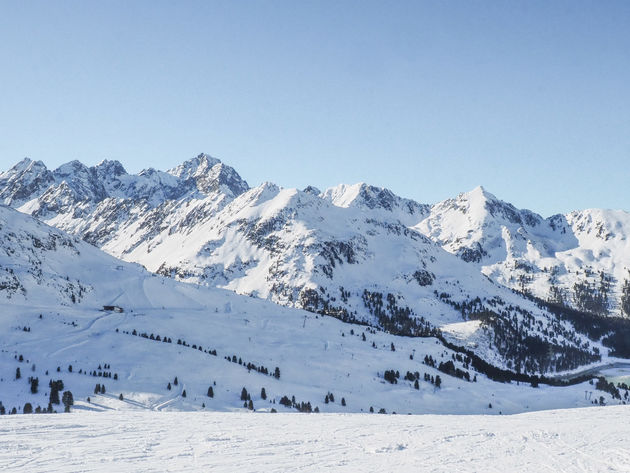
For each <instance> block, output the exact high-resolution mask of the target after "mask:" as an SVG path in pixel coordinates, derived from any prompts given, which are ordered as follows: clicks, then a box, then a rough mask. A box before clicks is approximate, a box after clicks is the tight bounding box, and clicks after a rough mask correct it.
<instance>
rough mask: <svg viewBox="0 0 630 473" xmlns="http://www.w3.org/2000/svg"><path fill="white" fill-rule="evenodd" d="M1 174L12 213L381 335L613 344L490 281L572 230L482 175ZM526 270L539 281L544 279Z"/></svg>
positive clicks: (553, 359)
mask: <svg viewBox="0 0 630 473" xmlns="http://www.w3.org/2000/svg"><path fill="white" fill-rule="evenodd" d="M29 167H30V168H33V170H32V172H31V174H28V179H27V180H26V181H25V182H24V185H25V186H28V185H30V184H29V183H32V182H40V181H41V182H44V180H43V179H44V178H43V177H42V178H41V179H40V181H38V180H37V179H35V178H33V177H32V174H33V173H35V172H38V173H40V174H41V175H42V176H48V173H49V174H51V175H52V176H53V178H52V179H53V181H51V182H53V183H52V184H50V186H49V187H48V188H47V189H46V190H45V191H43V193H42V191H41V187H42V186H39V185H37V186H31V187H32V188H33V192H32V194H31V195H30V196H28V197H25V195H23V194H20V198H19V199H18V198H17V196H16V195H15V194H16V191H15V189H17V188H18V187H19V186H17V179H18V177H16V176H23V175H24V173H25V172H26V171H24V169H27V168H29ZM70 171H72V172H70ZM20 173H22V174H20ZM54 176H57V177H54ZM60 176H61V177H63V179H62V178H61V177H60ZM86 176H87V177H86ZM90 176H95V177H94V179H93V180H90V179H91V178H90ZM46 182H48V181H46ZM79 184H80V185H79ZM2 185H4V188H3V190H2V192H3V193H2V195H3V196H4V198H5V201H6V202H8V203H12V204H13V205H18V206H19V207H18V208H19V209H20V210H21V211H23V212H27V213H30V214H33V215H35V216H37V217H38V218H42V219H44V220H45V221H46V222H48V223H50V224H52V225H54V226H56V227H58V228H62V229H64V230H66V231H68V232H71V233H73V234H75V235H77V236H80V237H81V238H82V239H84V240H86V241H88V242H90V243H92V244H95V245H97V246H99V247H100V248H102V249H103V250H105V251H106V252H108V253H110V254H112V255H114V256H116V257H119V258H122V259H124V260H127V261H133V262H138V263H141V264H142V265H144V266H145V267H146V268H148V269H149V270H151V271H154V272H157V273H159V274H162V275H167V276H170V277H174V278H176V279H179V280H182V281H186V282H192V283H200V284H204V285H210V286H218V287H223V288H227V289H230V290H233V291H235V292H237V293H240V294H246V295H250V296H255V297H259V298H263V299H268V300H271V301H273V302H275V303H279V304H282V305H286V306H290V307H296V308H304V309H307V310H309V311H311V312H315V313H321V314H327V315H332V316H334V317H337V318H339V319H341V320H344V321H354V322H357V323H367V324H369V325H371V326H374V327H378V328H383V329H385V330H387V331H389V332H390V333H394V334H402V335H414V336H429V335H439V336H443V337H445V339H447V340H450V341H452V342H453V343H456V344H458V345H460V346H467V347H469V349H471V350H474V351H475V353H477V354H478V355H479V356H481V357H482V358H484V359H485V360H487V361H489V362H490V363H492V364H494V365H496V366H500V367H504V368H509V369H512V370H515V371H517V372H527V373H544V372H550V371H558V370H566V369H573V368H576V367H578V366H580V365H584V364H587V363H590V362H593V361H596V360H599V359H600V357H601V356H602V355H606V354H607V352H608V349H607V348H604V346H602V341H603V342H604V343H606V344H607V346H608V347H610V348H612V349H613V350H614V351H615V353H616V354H625V353H626V350H625V348H623V349H620V347H618V346H617V345H615V344H613V343H612V342H611V339H610V337H608V335H609V334H610V331H611V328H610V327H609V326H604V327H600V326H597V327H596V329H592V328H591V327H590V325H593V324H591V323H590V322H589V323H584V322H583V321H582V319H581V318H580V317H581V316H580V317H578V319H577V320H576V316H575V315H574V314H568V315H567V314H564V313H563V315H562V316H558V314H556V313H555V312H554V311H553V310H551V309H550V308H545V307H540V306H539V304H537V303H535V302H534V301H531V300H529V299H528V298H527V297H523V296H521V295H519V294H515V293H514V292H513V291H511V290H510V289H508V288H506V287H504V286H503V285H507V286H508V287H512V288H514V287H515V288H518V289H520V290H522V291H523V292H526V291H529V290H530V286H532V284H531V283H530V282H529V280H528V279H527V278H526V277H525V276H522V275H521V273H522V272H527V271H529V273H531V272H532V271H530V270H529V267H528V266H525V264H524V262H523V261H524V258H525V257H529V256H530V255H532V254H534V255H541V254H543V253H542V252H543V251H544V255H546V256H545V258H552V259H553V260H554V261H556V260H557V257H556V256H555V255H556V254H558V253H559V252H561V251H566V250H567V248H569V249H570V248H572V245H575V242H576V241H578V239H577V237H575V235H574V234H573V233H571V232H570V231H567V229H568V228H570V227H569V224H568V223H567V224H566V225H564V226H563V221H564V220H563V219H562V218H555V219H550V220H548V221H545V220H543V219H542V218H541V217H539V216H537V215H536V214H533V213H532V212H529V211H520V210H517V209H515V208H514V207H513V206H511V205H509V204H505V203H502V202H500V201H498V199H496V198H494V196H492V195H491V194H489V193H487V192H486V191H485V190H484V189H482V188H479V189H476V190H475V191H473V192H472V193H469V194H464V195H461V196H459V197H458V198H457V199H453V200H450V201H447V202H444V203H441V204H437V205H435V206H433V207H429V206H426V205H421V204H417V203H415V202H413V201H410V200H408V199H403V198H400V197H397V196H395V195H394V194H393V193H392V192H391V191H389V190H387V189H380V188H376V187H373V186H368V185H366V184H357V185H355V186H343V185H342V186H338V187H337V188H334V189H329V190H327V191H324V192H323V193H319V192H317V190H316V189H314V188H308V189H306V190H305V191H298V190H296V189H280V188H278V187H277V186H275V185H273V184H271V183H265V184H262V185H260V186H258V187H256V188H253V189H249V187H248V186H247V184H246V183H245V181H243V180H242V179H241V178H240V177H239V176H238V174H237V173H236V171H234V170H233V169H232V168H229V167H228V166H225V165H224V164H223V163H221V162H220V161H219V160H217V159H214V158H210V157H208V156H206V155H199V156H198V157H197V158H194V159H192V160H189V161H187V162H186V163H184V164H182V165H180V166H178V167H176V168H175V169H173V170H170V171H168V172H166V173H161V172H159V171H151V172H149V171H145V172H143V173H141V174H140V175H138V176H130V175H128V174H127V173H126V172H125V171H124V168H122V166H121V165H119V163H118V164H117V163H112V162H104V163H101V164H100V165H99V166H96V167H94V168H85V167H81V166H79V164H77V163H70V164H69V165H65V166H62V167H61V168H59V169H58V170H55V171H53V172H52V173H50V172H49V171H47V170H45V168H44V169H42V166H41V165H37V166H35V165H34V164H33V163H30V164H28V163H25V162H22V163H19V164H18V165H16V167H14V168H13V169H12V170H10V171H8V172H6V173H3V174H2V175H1V176H0V187H1V186H2ZM99 186H100V187H99ZM29 189H30V188H29ZM85 189H88V190H89V189H92V191H90V192H88V191H86V190H85ZM94 189H96V190H94ZM11 192H13V194H12V193H11ZM29 199H30V200H29ZM565 220H566V219H565ZM576 221H577V220H576ZM567 222H568V220H567ZM622 226H623V225H622ZM585 231H588V230H585ZM603 234H606V232H603ZM425 235H426V236H425ZM611 238H612V237H611ZM445 250H446V251H445ZM450 253H455V255H457V256H459V257H456V256H454V255H452V254H450ZM523 255H525V256H523ZM536 258H538V259H536V261H537V262H539V263H540V264H541V265H542V264H543V263H544V264H547V262H548V261H547V259H544V258H542V257H536ZM530 259H531V258H530ZM569 259H571V258H569ZM527 261H529V260H527ZM571 261H573V259H571ZM597 261H599V260H597ZM493 265H494V266H493ZM515 267H517V270H516V273H515V274H516V275H514V274H512V273H513V272H514V268H515ZM557 271H558V270H554V274H556V276H557V279H558V281H563V280H562V274H558V273H557ZM568 271H569V270H567V273H568ZM542 272H543V271H542V270H541V273H542ZM529 273H528V274H529ZM484 274H485V275H484ZM486 275H487V276H489V278H488V277H486ZM606 278H607V276H605V277H604V278H603V280H607V279H606ZM492 281H496V282H499V283H501V284H495V283H493V282H492ZM538 281H539V282H540V284H539V285H540V287H541V291H545V290H547V288H549V287H550V283H549V281H548V280H547V279H544V278H539V279H538ZM525 282H527V285H525ZM519 284H521V286H519ZM563 284H564V282H563ZM566 284H569V283H566ZM558 285H559V283H558ZM532 287H533V286H532ZM549 290H551V289H549ZM559 291H560V289H559ZM582 292H585V293H588V292H589V288H588V287H587V288H586V289H585V290H583V291H582ZM535 294H536V295H540V294H538V293H535ZM584 297H587V298H588V297H590V296H588V295H587V296H584ZM591 298H592V297H591ZM554 301H555V300H554ZM589 303H590V302H589ZM580 309H583V308H582V307H580ZM554 310H555V309H554ZM462 324H464V325H462ZM576 324H577V325H576ZM576 327H577V330H576ZM613 345H615V346H613Z"/></svg>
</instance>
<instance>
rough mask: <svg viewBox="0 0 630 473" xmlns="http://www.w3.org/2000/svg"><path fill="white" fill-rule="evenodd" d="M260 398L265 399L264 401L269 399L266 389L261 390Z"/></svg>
mask: <svg viewBox="0 0 630 473" xmlns="http://www.w3.org/2000/svg"><path fill="white" fill-rule="evenodd" d="M260 398H261V399H263V400H266V399H267V393H266V392H265V388H262V389H261V390H260Z"/></svg>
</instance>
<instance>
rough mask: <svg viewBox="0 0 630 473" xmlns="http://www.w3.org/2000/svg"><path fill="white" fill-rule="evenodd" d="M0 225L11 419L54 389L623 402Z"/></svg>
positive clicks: (442, 405)
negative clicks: (7, 277) (503, 375)
mask: <svg viewBox="0 0 630 473" xmlns="http://www.w3.org/2000/svg"><path fill="white" fill-rule="evenodd" d="M0 221H1V222H2V223H1V227H0V269H1V270H2V271H7V270H10V272H11V274H12V275H13V276H14V277H15V280H16V281H17V283H18V287H17V289H15V290H14V289H12V288H11V287H8V286H6V285H3V286H2V287H1V288H0V298H2V300H3V311H2V314H0V346H1V347H2V350H0V406H3V408H4V409H5V410H8V411H9V412H10V411H12V410H13V408H14V407H15V408H16V412H23V411H24V406H26V404H27V403H28V404H30V405H31V406H32V408H33V409H37V408H40V409H41V408H43V409H44V410H47V409H48V403H49V401H51V397H50V395H51V392H52V389H53V387H54V386H59V384H60V383H58V382H57V381H58V380H61V381H62V384H63V388H61V391H70V392H72V394H73V398H74V403H75V406H74V408H75V409H85V410H94V411H102V410H109V409H116V410H119V409H123V410H129V409H132V410H133V409H152V410H164V409H166V410H201V409H212V410H224V411H232V410H241V409H242V410H246V409H247V408H248V407H252V408H254V409H256V410H259V411H270V410H271V409H276V410H279V411H286V412H291V411H293V412H294V411H296V410H301V411H309V410H314V409H315V408H316V407H317V409H318V410H319V411H321V412H361V411H363V412H369V411H370V408H373V409H374V410H375V411H377V412H378V411H379V410H381V409H383V410H384V411H386V412H392V411H395V412H412V413H420V412H425V413H426V412H436V413H437V412H450V413H456V412H459V413H475V412H476V413H509V412H521V411H525V410H530V409H542V408H552V407H575V406H588V405H592V402H593V400H594V399H598V396H599V395H601V396H603V397H602V399H603V401H602V402H607V403H620V402H621V399H616V398H613V397H612V395H611V394H610V393H605V392H600V391H597V392H596V394H595V397H594V398H593V399H588V398H585V396H584V395H583V392H584V390H585V389H586V390H591V391H593V389H594V388H593V386H591V385H589V384H588V382H583V383H580V384H577V385H573V386H567V387H551V386H546V385H541V386H540V387H532V386H529V384H527V383H521V385H518V384H517V383H497V382H495V381H491V380H490V379H489V378H488V377H486V376H485V375H484V374H483V373H482V371H481V370H480V369H478V368H477V367H476V366H477V365H476V362H475V360H471V359H470V358H469V357H468V356H467V355H465V354H461V353H458V352H456V351H454V350H453V349H451V348H447V347H445V346H444V345H442V344H441V343H440V340H439V339H437V338H434V337H426V338H415V337H401V336H395V335H392V334H389V333H386V332H383V331H378V330H374V329H371V328H369V327H365V326H360V325H354V324H347V323H343V322H341V321H339V320H336V319H334V318H332V317H322V316H319V315H316V314H313V313H311V312H307V311H302V310H297V309H290V308H284V307H280V306H278V305H276V304H273V303H270V302H267V301H263V300H260V299H256V298H250V297H245V296H239V295H237V294H234V293H233V292H231V291H225V290H219V289H211V288H207V287H203V286H195V285H191V284H184V283H180V282H177V281H174V280H173V279H171V278H164V277H160V276H157V275H155V274H151V273H149V272H147V271H145V270H144V269H142V268H141V267H139V266H138V265H136V264H130V263H124V262H121V261H118V260H116V259H114V258H113V257H111V256H109V255H106V254H104V253H103V252H101V251H100V250H98V249H97V248H94V247H92V246H90V245H88V244H87V243H85V242H82V241H80V240H78V239H77V238H76V237H71V236H69V235H67V234H64V233H63V232H61V231H59V230H57V229H54V228H51V227H49V226H47V225H44V224H42V223H40V222H37V221H36V220H34V219H32V218H30V217H28V216H26V215H23V214H21V213H18V212H16V211H14V210H12V209H9V208H7V207H4V206H0ZM38 270H41V275H40V274H39V273H38ZM77 288H78V289H77ZM73 291H74V292H73ZM58 292H60V293H59V294H58ZM73 296H74V297H73ZM104 305H116V306H119V307H121V308H122V312H117V311H110V310H103V306H104ZM460 336H462V337H464V336H465V334H464V333H462V334H460ZM35 379H36V380H37V383H36V385H35V386H34V380H35ZM53 381H55V383H54V384H53ZM97 386H98V389H96V387H97ZM103 386H104V388H102V387H103ZM209 388H212V391H211V392H210V389H209ZM243 388H245V389H246V393H245V394H243ZM262 388H265V394H263V392H262ZM55 389H56V388H55ZM59 394H61V393H59ZM620 394H622V395H624V396H625V395H626V393H625V392H624V391H622V392H621V393H620ZM243 396H244V398H243ZM60 397H61V396H60ZM88 398H89V399H88ZM294 398H295V399H294ZM326 399H328V402H326ZM250 400H251V401H252V403H251V406H249V401H250ZM51 402H52V403H51V405H50V409H52V410H57V411H59V410H61V409H63V406H62V405H61V404H56V403H54V401H51ZM244 404H247V405H248V407H244ZM490 404H491V405H492V407H490ZM0 411H2V408H0Z"/></svg>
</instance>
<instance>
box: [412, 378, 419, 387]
mask: <svg viewBox="0 0 630 473" xmlns="http://www.w3.org/2000/svg"><path fill="white" fill-rule="evenodd" d="M413 387H414V388H415V389H420V384H418V380H417V379H416V380H415V381H414V383H413Z"/></svg>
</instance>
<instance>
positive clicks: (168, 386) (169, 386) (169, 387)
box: [166, 383, 171, 391]
mask: <svg viewBox="0 0 630 473" xmlns="http://www.w3.org/2000/svg"><path fill="white" fill-rule="evenodd" d="M166 389H168V390H169V391H170V390H171V383H168V385H167V386H166Z"/></svg>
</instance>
